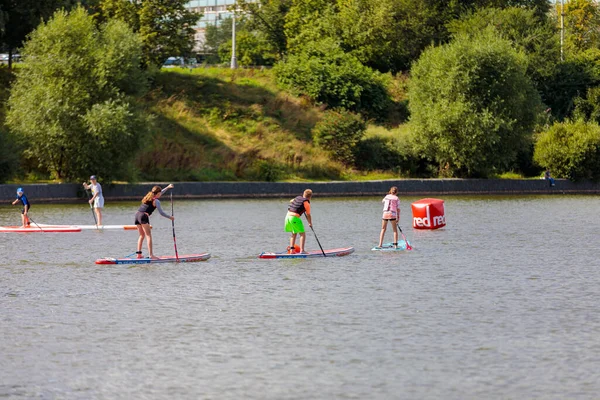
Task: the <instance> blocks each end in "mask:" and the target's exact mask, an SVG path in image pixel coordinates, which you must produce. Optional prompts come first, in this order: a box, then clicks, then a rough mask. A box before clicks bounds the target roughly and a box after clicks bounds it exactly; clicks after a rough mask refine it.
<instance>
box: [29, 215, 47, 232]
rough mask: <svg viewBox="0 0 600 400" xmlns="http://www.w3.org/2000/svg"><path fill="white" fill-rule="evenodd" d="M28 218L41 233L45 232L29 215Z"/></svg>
mask: <svg viewBox="0 0 600 400" xmlns="http://www.w3.org/2000/svg"><path fill="white" fill-rule="evenodd" d="M27 218H29V220H30V221H31V222H33V223H34V224H35V226H37V227H38V228H39V230H40V231H42V232H45V231H44V230H43V229H42V228H41V227H40V226H39V225H38V224H37V222H35V221H34V220H33V219H31V217H30V216H29V214H27Z"/></svg>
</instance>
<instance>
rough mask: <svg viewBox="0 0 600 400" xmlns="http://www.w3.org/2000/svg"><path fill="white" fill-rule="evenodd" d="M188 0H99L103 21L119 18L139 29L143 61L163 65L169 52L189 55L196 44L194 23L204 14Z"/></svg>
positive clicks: (170, 54)
mask: <svg viewBox="0 0 600 400" xmlns="http://www.w3.org/2000/svg"><path fill="white" fill-rule="evenodd" d="M187 3H188V1H187V0H136V1H131V0H99V9H100V18H99V19H100V21H105V20H107V19H112V18H115V19H120V20H122V21H125V22H126V23H127V24H129V26H130V27H131V28H132V29H133V30H134V32H138V33H139V34H140V37H141V39H142V43H143V54H144V57H143V59H144V62H145V63H146V64H147V65H156V66H160V65H162V64H163V63H164V62H165V60H166V59H167V58H169V57H170V56H188V55H189V54H190V53H191V51H192V49H193V47H194V34H195V32H196V31H195V30H194V25H195V24H196V22H197V21H198V20H199V19H200V18H201V17H202V15H201V14H198V13H195V12H192V11H190V10H188V9H187V8H186V7H185V5H186V4H187Z"/></svg>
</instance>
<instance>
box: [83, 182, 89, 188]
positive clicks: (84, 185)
mask: <svg viewBox="0 0 600 400" xmlns="http://www.w3.org/2000/svg"><path fill="white" fill-rule="evenodd" d="M83 188H84V189H85V190H90V185H88V184H87V183H85V182H83Z"/></svg>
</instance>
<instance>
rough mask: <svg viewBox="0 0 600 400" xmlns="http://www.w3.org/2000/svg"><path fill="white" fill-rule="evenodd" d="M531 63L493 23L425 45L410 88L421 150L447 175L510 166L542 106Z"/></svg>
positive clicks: (478, 173) (473, 173)
mask: <svg viewBox="0 0 600 400" xmlns="http://www.w3.org/2000/svg"><path fill="white" fill-rule="evenodd" d="M526 68H527V60H526V58H525V56H524V55H522V54H521V53H517V52H516V51H515V50H514V49H513V48H512V45H511V43H510V42H508V41H506V40H504V39H500V38H498V37H497V36H496V35H495V31H494V30H492V29H486V30H485V31H484V32H482V33H481V34H480V35H479V36H478V37H469V36H459V37H457V38H456V39H455V41H454V42H452V43H450V44H448V45H445V46H441V47H434V48H430V49H428V50H427V51H425V52H424V53H423V55H422V56H421V58H420V59H419V61H417V63H416V64H415V65H414V66H413V69H412V79H411V81H410V85H409V93H408V94H409V107H410V111H411V126H412V129H413V131H414V133H415V145H416V149H417V151H418V152H419V153H420V154H421V155H422V156H423V157H426V158H428V159H430V160H432V161H435V162H436V163H437V165H438V168H439V170H440V171H444V173H446V174H447V175H449V176H458V177H486V176H489V175H492V174H498V173H501V172H504V171H506V170H507V169H509V168H510V166H511V165H512V164H513V163H514V162H515V161H516V158H517V154H518V153H519V152H520V151H522V150H523V148H524V147H526V146H527V143H528V138H530V137H531V135H532V132H533V128H534V126H535V123H536V119H537V116H538V113H539V112H540V109H541V108H540V98H539V95H538V93H537V92H536V91H535V89H534V88H533V85H532V84H531V82H530V80H529V79H528V78H527V76H526Z"/></svg>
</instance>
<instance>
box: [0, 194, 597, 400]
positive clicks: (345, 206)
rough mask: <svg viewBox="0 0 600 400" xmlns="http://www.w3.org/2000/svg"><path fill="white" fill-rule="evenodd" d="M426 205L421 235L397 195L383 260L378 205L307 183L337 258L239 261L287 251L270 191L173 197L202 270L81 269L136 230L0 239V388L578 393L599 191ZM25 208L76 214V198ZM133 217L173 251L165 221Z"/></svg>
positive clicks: (254, 395) (124, 206)
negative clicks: (395, 240)
mask: <svg viewBox="0 0 600 400" xmlns="http://www.w3.org/2000/svg"><path fill="white" fill-rule="evenodd" d="M381 197H383V195H382V196H381ZM442 198H444V200H445V202H446V203H445V205H446V219H447V223H448V226H447V227H446V228H444V229H441V230H437V231H416V230H413V229H412V227H411V213H410V203H411V202H412V201H415V200H417V198H401V206H402V221H401V226H402V227H403V228H404V232H405V233H406V234H407V236H408V238H409V240H410V241H411V243H412V244H413V246H414V247H415V250H414V251H411V252H403V253H402V252H400V253H378V252H372V251H370V248H371V247H372V246H374V245H376V244H377V238H378V234H379V229H380V219H379V218H380V215H381V209H380V208H381V203H380V200H381V199H380V198H353V199H321V198H319V197H318V194H315V197H314V199H313V202H312V205H313V218H314V229H315V232H316V233H317V235H318V237H319V240H320V241H321V244H322V245H323V247H325V248H335V247H341V246H347V245H353V246H354V247H355V248H356V252H355V253H354V254H351V255H349V256H347V257H341V258H326V259H322V258H319V259H308V260H259V259H257V255H258V254H259V253H260V252H261V251H280V250H283V249H284V248H285V246H286V245H287V241H288V239H287V236H286V234H285V233H284V232H283V218H284V215H285V208H286V204H287V201H288V199H277V200H220V201H217V200H210V201H208V200H207V201H176V202H175V217H176V220H175V227H176V233H177V245H178V249H179V253H180V254H183V253H195V252H203V251H209V252H211V253H212V255H213V257H212V258H211V259H210V260H209V261H207V262H203V263H192V264H153V265H145V266H133V267H132V266H127V265H114V266H99V265H95V264H94V260H95V259H96V258H100V257H106V256H112V257H122V256H125V255H128V254H130V253H133V252H134V251H135V245H136V240H137V233H136V232H124V231H107V232H96V231H84V232H81V233H57V234H50V233H35V234H15V233H8V234H0V256H1V257H0V338H1V340H0V398H10V399H13V398H14V399H21V398H23V399H29V398H37V399H58V398H60V399H91V398H95V399H134V398H135V399H422V398H438V399H441V398H443V399H523V398H527V399H566V398H569V399H593V398H595V399H597V398H598V396H599V393H600V372H599V371H600V312H598V299H599V298H600V268H599V267H600V260H599V257H598V248H599V241H598V229H599V227H600V216H599V213H598V209H599V207H598V206H599V203H600V197H599V196H559V195H556V196H547V197H542V196H540V197H537V196H536V197H534V196H530V197H451V196H448V197H442ZM32 200H34V199H32ZM166 200H167V201H163V205H165V206H167V207H165V208H170V204H169V202H168V199H166ZM136 207H137V204H136V203H112V204H107V207H106V208H105V220H104V222H105V223H106V224H130V223H132V222H133V215H134V213H135V209H136ZM31 216H32V217H33V218H34V220H35V221H36V222H38V223H48V224H92V223H93V218H92V215H91V211H90V209H89V208H87V207H86V205H85V204H80V205H40V204H35V203H34V206H33V207H32V209H31ZM151 221H152V224H153V226H154V230H153V236H154V239H155V253H156V254H164V255H170V254H173V239H172V231H171V224H170V221H169V220H167V219H164V218H162V217H160V216H159V215H153V217H152V219H151ZM19 222H20V215H19V213H18V208H17V207H16V206H15V207H9V206H3V207H0V225H14V224H18V223H19ZM307 236H308V245H307V248H308V249H317V248H318V246H317V244H316V242H315V240H314V236H313V235H312V232H309V233H307ZM388 238H389V239H390V240H389V241H391V232H390V231H389V230H388ZM144 251H145V248H144Z"/></svg>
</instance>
